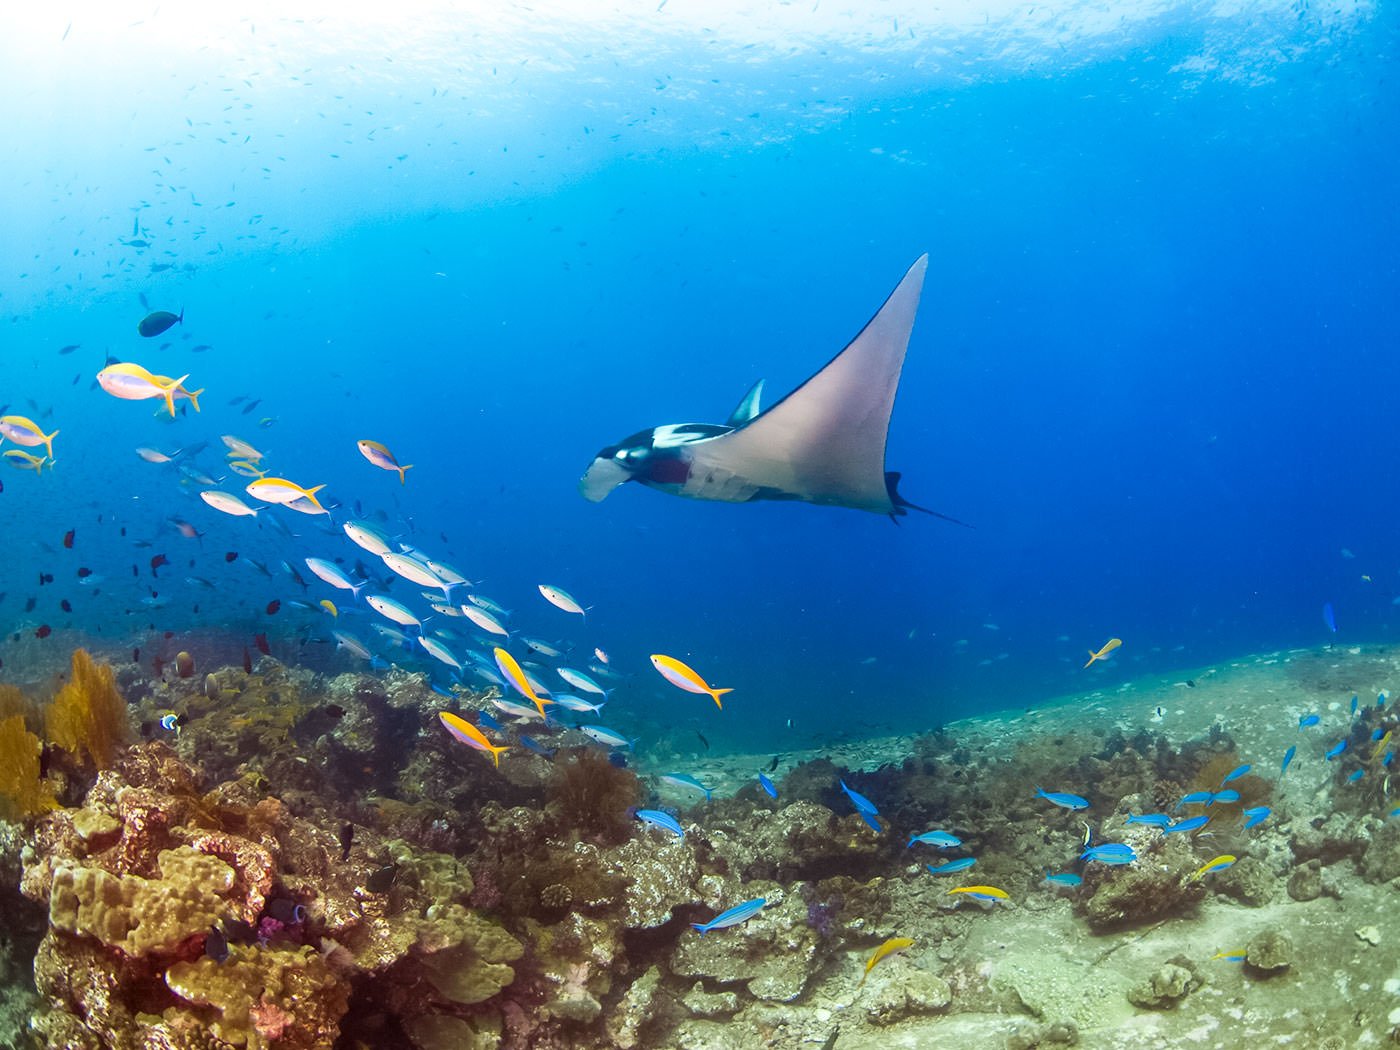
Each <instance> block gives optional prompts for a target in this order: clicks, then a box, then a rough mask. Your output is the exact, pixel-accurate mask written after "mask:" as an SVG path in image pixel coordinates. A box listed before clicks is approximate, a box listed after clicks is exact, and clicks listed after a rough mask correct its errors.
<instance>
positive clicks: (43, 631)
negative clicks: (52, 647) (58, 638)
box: [34, 624, 53, 638]
mask: <svg viewBox="0 0 1400 1050" xmlns="http://www.w3.org/2000/svg"><path fill="white" fill-rule="evenodd" d="M51 634H53V628H52V627H50V626H49V625H48V624H43V625H41V626H40V627H39V628H38V629H37V630H36V631H35V632H34V637H35V638H47V637H48V636H49V635H51Z"/></svg>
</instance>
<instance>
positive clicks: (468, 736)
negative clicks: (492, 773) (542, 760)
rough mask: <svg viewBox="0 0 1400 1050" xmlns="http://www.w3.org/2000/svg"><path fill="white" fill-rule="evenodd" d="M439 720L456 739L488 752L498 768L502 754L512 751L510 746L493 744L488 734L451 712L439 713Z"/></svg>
mask: <svg viewBox="0 0 1400 1050" xmlns="http://www.w3.org/2000/svg"><path fill="white" fill-rule="evenodd" d="M438 718H439V719H441V720H442V724H443V726H444V727H445V728H446V729H447V731H448V732H449V733H451V734H452V735H453V736H454V737H456V738H457V739H458V740H460V741H461V742H462V743H464V744H466V745H467V746H468V747H474V748H476V749H477V750H478V751H488V752H490V754H491V759H492V761H494V762H495V763H496V768H497V769H499V768H500V767H501V754H502V753H503V752H505V751H509V750H510V745H509V744H493V743H491V741H490V740H488V739H486V734H485V733H483V732H482V731H481V730H480V729H478V728H476V726H474V725H472V724H471V723H470V722H468V721H467V720H466V719H465V718H462V717H460V716H459V715H454V714H453V713H452V712H451V711H439V712H438Z"/></svg>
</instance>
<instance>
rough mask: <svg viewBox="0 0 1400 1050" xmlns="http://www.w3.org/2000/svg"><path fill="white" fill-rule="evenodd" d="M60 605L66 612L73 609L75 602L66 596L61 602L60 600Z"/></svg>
mask: <svg viewBox="0 0 1400 1050" xmlns="http://www.w3.org/2000/svg"><path fill="white" fill-rule="evenodd" d="M58 607H59V608H60V609H62V610H63V611H64V612H66V613H70V612H72V611H73V603H72V602H70V601H69V600H68V599H67V598H64V599H63V600H62V601H61V602H59V603H58Z"/></svg>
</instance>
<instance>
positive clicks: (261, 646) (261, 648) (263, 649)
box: [253, 634, 272, 656]
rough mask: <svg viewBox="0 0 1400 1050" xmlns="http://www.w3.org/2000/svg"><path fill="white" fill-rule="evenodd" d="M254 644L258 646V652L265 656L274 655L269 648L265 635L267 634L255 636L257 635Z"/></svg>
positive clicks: (254, 637)
mask: <svg viewBox="0 0 1400 1050" xmlns="http://www.w3.org/2000/svg"><path fill="white" fill-rule="evenodd" d="M253 644H254V645H256V646H257V647H258V652H260V653H262V654H263V655H264V656H271V655H272V650H271V649H270V648H268V644H267V635H265V634H255V635H253Z"/></svg>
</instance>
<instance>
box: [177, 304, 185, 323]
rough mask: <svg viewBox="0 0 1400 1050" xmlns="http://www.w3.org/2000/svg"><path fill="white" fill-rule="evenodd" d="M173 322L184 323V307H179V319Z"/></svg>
mask: <svg viewBox="0 0 1400 1050" xmlns="http://www.w3.org/2000/svg"><path fill="white" fill-rule="evenodd" d="M175 323H176V324H184V323H185V308H184V307H183V306H182V307H180V318H179V320H177V321H176V322H175Z"/></svg>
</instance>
